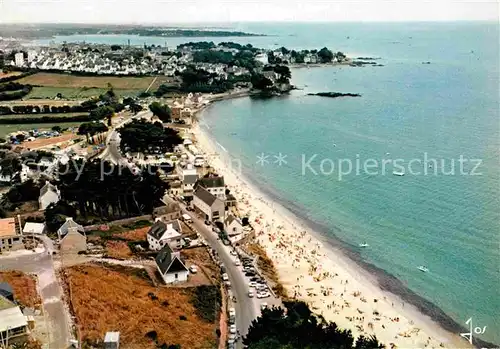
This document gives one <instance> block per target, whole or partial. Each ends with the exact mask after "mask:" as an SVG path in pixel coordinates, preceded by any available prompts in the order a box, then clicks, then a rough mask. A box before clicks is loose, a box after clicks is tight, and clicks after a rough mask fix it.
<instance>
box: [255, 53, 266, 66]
mask: <svg viewBox="0 0 500 349" xmlns="http://www.w3.org/2000/svg"><path fill="white" fill-rule="evenodd" d="M255 60H256V61H258V62H260V63H262V64H264V65H267V64H269V59H268V57H267V53H265V52H264V53H259V54H258V55H256V56H255Z"/></svg>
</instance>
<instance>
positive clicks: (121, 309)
mask: <svg viewBox="0 0 500 349" xmlns="http://www.w3.org/2000/svg"><path fill="white" fill-rule="evenodd" d="M65 274H66V277H65V282H66V284H67V285H71V287H70V288H69V290H70V291H71V297H70V299H71V308H72V310H73V312H74V315H75V317H76V323H77V326H78V327H79V330H80V333H81V336H82V340H83V341H84V342H87V343H91V344H94V345H95V344H97V342H98V341H101V342H102V339H103V338H104V335H105V333H106V332H107V331H110V330H113V331H119V332H120V342H121V343H120V344H121V345H120V347H123V348H124V349H126V348H129V349H135V348H144V349H146V348H156V347H157V345H161V344H163V343H165V344H167V345H166V347H168V345H171V344H179V345H180V346H181V347H182V348H190V349H205V348H207V349H208V348H214V347H216V345H215V343H216V337H215V328H216V325H215V321H208V320H206V319H204V318H203V317H202V315H201V313H200V311H202V312H203V310H204V311H205V312H207V311H208V312H210V311H213V309H212V310H210V309H209V308H204V305H200V303H199V301H196V300H194V298H193V297H195V296H194V295H195V294H196V291H195V290H194V289H185V288H175V287H169V288H156V287H154V286H152V285H151V283H150V281H149V280H148V279H147V278H146V277H145V276H144V275H143V273H142V271H141V270H140V269H135V270H134V269H130V268H126V267H118V266H113V267H112V266H109V265H96V264H86V265H79V266H73V267H70V268H67V269H65ZM66 288H67V289H68V287H66ZM198 294H199V293H198ZM197 299H199V300H200V299H201V300H202V299H203V298H202V297H198V298H197ZM194 304H198V308H197V307H195V305H194ZM205 306H206V305H205ZM212 307H213V303H212ZM201 309H203V310H201ZM154 341H156V343H154Z"/></svg>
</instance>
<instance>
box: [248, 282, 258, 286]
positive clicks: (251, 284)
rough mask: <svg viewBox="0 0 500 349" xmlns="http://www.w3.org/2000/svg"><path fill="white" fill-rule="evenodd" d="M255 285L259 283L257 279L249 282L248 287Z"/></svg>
mask: <svg viewBox="0 0 500 349" xmlns="http://www.w3.org/2000/svg"><path fill="white" fill-rule="evenodd" d="M255 285H257V284H256V282H255V281H250V282H249V283H248V287H255Z"/></svg>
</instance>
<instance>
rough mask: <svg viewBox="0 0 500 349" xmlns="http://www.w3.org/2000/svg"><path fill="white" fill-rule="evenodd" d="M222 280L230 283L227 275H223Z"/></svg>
mask: <svg viewBox="0 0 500 349" xmlns="http://www.w3.org/2000/svg"><path fill="white" fill-rule="evenodd" d="M222 280H224V281H228V280H229V276H227V274H226V273H224V274H222Z"/></svg>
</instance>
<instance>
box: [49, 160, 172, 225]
mask: <svg viewBox="0 0 500 349" xmlns="http://www.w3.org/2000/svg"><path fill="white" fill-rule="evenodd" d="M78 169H80V173H79V172H78ZM58 184H59V185H58V187H59V189H60V191H61V197H62V199H63V200H65V201H66V202H68V203H71V204H72V205H73V204H74V206H75V207H77V208H78V212H79V215H80V216H83V217H88V215H91V216H95V217H99V218H100V219H101V220H105V221H108V220H113V219H119V218H123V217H131V216H137V215H144V214H149V213H151V212H153V206H154V205H155V203H157V202H158V201H159V200H160V199H161V198H162V197H163V195H164V194H165V190H166V189H168V186H167V184H166V183H165V182H163V181H162V180H161V179H160V177H159V175H158V174H157V173H156V172H155V171H142V173H140V174H135V173H133V172H132V171H131V169H130V168H129V167H127V166H114V165H113V164H111V163H109V162H107V161H101V160H99V159H96V160H93V161H91V162H86V163H85V166H83V161H82V160H79V161H76V164H73V165H72V166H69V168H67V167H64V168H62V169H61V172H60V174H59V183H58Z"/></svg>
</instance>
